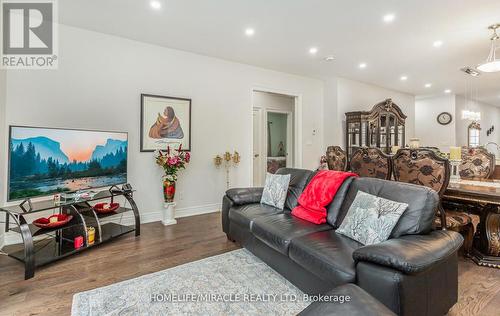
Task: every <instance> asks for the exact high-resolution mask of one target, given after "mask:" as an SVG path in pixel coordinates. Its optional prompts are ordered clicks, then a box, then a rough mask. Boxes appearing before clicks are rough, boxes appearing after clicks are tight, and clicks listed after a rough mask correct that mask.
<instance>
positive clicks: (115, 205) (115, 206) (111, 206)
mask: <svg viewBox="0 0 500 316" xmlns="http://www.w3.org/2000/svg"><path fill="white" fill-rule="evenodd" d="M105 205H109V208H108V209H105V208H104V206H105ZM119 207H120V203H97V204H96V205H94V211H96V212H97V213H99V214H107V213H111V212H114V211H116V210H117V209H118V208H119Z"/></svg>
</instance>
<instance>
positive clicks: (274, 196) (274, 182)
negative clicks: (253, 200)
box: [260, 173, 290, 210]
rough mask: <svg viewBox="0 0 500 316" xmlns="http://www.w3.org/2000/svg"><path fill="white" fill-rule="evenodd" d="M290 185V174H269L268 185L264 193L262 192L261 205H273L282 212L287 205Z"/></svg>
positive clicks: (267, 177) (265, 186)
mask: <svg viewBox="0 0 500 316" xmlns="http://www.w3.org/2000/svg"><path fill="white" fill-rule="evenodd" d="M289 184H290V175H289V174H271V173H267V175H266V184H265V185H264V192H262V198H261V200H260V203H262V204H267V205H271V206H274V207H276V208H279V209H280V210H282V209H283V207H284V205H285V200H286V194H287V192H288V185H289Z"/></svg>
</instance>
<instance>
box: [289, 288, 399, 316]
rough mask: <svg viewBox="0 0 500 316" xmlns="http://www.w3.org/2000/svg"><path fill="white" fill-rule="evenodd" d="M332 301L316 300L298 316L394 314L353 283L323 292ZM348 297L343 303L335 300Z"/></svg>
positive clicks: (385, 315)
mask: <svg viewBox="0 0 500 316" xmlns="http://www.w3.org/2000/svg"><path fill="white" fill-rule="evenodd" d="M324 295H325V296H327V297H331V298H332V300H333V301H326V300H325V301H317V302H314V303H312V304H311V305H309V306H307V308H306V309H304V310H303V311H302V312H300V313H299V315H298V316H317V315H321V316H334V315H335V316H344V315H349V316H396V314H394V313H393V312H392V311H391V310H390V309H388V308H387V307H386V306H385V305H384V304H382V303H381V302H379V301H377V299H375V298H374V297H373V296H371V295H370V294H369V293H368V292H366V291H365V290H363V289H362V288H360V287H358V286H356V285H354V284H345V285H342V286H339V287H336V288H334V289H333V290H331V291H330V292H327V293H326V294H324ZM347 297H349V298H350V299H349V301H347V300H346V301H344V302H343V303H341V302H337V301H335V299H342V298H347Z"/></svg>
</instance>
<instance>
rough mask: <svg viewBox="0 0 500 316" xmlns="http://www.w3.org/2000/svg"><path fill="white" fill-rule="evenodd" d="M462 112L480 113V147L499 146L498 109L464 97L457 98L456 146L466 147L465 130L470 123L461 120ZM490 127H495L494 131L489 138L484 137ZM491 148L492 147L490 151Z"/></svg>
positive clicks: (499, 109) (499, 119) (499, 118)
mask: <svg viewBox="0 0 500 316" xmlns="http://www.w3.org/2000/svg"><path fill="white" fill-rule="evenodd" d="M463 110H469V111H474V112H481V121H480V123H481V136H480V142H481V145H485V144H486V143H488V142H495V143H497V144H500V108H499V107H495V106H493V105H489V104H485V103H481V102H476V101H470V100H469V101H467V100H466V99H465V98H464V97H461V96H457V97H456V113H457V118H458V120H459V121H457V125H456V134H457V145H459V146H467V130H468V127H469V125H470V123H471V122H472V121H469V120H462V111H463ZM491 126H495V131H494V132H493V134H491V135H490V136H486V131H487V130H488V129H489V128H490V127H491ZM492 148H493V147H491V148H490V149H492ZM498 154H499V153H496V155H497V156H498Z"/></svg>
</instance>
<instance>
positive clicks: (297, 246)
mask: <svg viewBox="0 0 500 316" xmlns="http://www.w3.org/2000/svg"><path fill="white" fill-rule="evenodd" d="M360 247H363V245H362V244H360V243H359V242H357V241H355V240H352V239H350V238H348V237H345V236H342V235H340V234H338V233H336V232H335V231H334V230H329V231H323V232H317V233H313V234H309V235H305V236H301V237H298V238H295V239H293V240H292V241H291V243H290V249H289V251H288V255H289V257H290V259H292V260H293V261H295V262H296V263H297V264H299V265H300V266H302V267H303V268H304V269H306V270H308V271H310V272H312V273H313V274H315V275H316V276H318V277H319V278H321V279H325V280H328V281H330V282H332V283H334V284H337V285H340V284H344V283H352V282H355V281H356V267H355V264H354V259H353V258H352V253H353V252H354V250H356V249H358V248H360Z"/></svg>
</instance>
